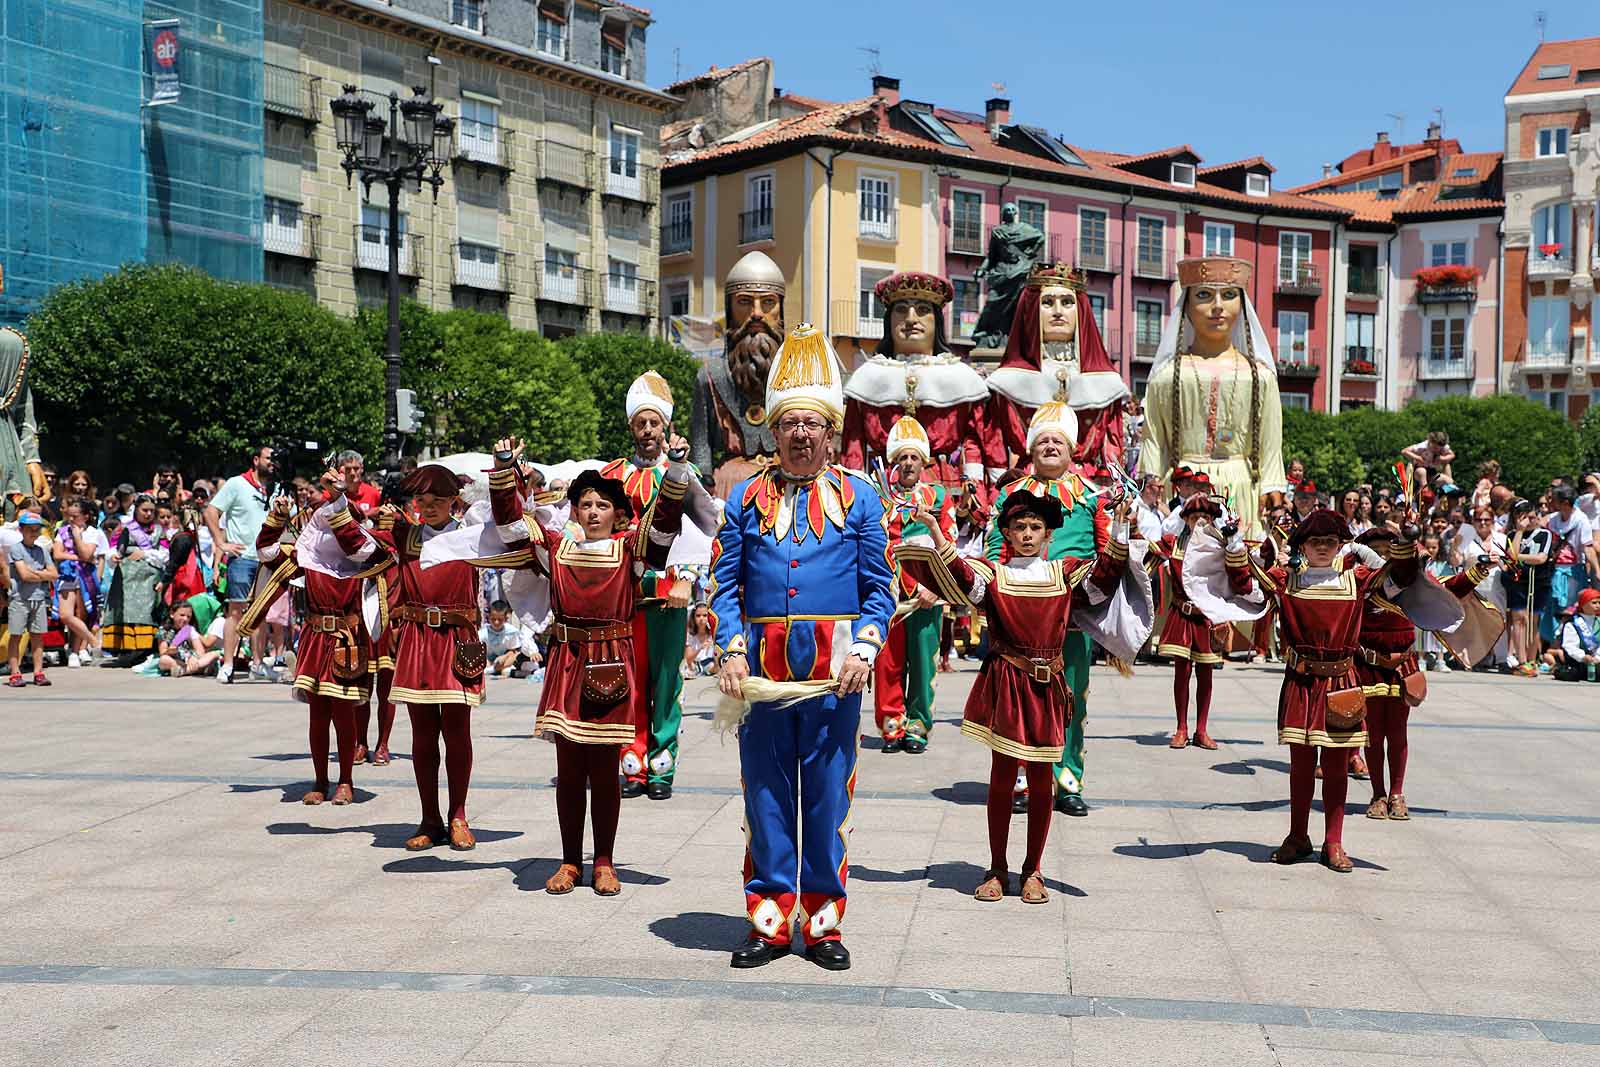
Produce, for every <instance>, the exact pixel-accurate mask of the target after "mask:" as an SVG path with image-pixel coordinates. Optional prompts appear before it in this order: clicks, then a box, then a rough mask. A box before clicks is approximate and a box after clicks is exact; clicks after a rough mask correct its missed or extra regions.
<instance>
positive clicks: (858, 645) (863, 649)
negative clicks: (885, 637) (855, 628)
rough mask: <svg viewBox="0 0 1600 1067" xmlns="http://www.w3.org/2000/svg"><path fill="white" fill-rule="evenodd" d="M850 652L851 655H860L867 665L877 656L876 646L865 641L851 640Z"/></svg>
mask: <svg viewBox="0 0 1600 1067" xmlns="http://www.w3.org/2000/svg"><path fill="white" fill-rule="evenodd" d="M850 654H851V655H852V656H860V657H861V658H862V659H864V660H866V661H867V666H869V667H870V666H871V665H872V661H873V660H875V659H877V658H878V646H877V645H869V644H868V643H867V642H865V641H853V642H851V644H850Z"/></svg>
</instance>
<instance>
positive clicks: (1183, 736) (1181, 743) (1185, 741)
mask: <svg viewBox="0 0 1600 1067" xmlns="http://www.w3.org/2000/svg"><path fill="white" fill-rule="evenodd" d="M1167 747H1168V748H1188V747H1189V734H1188V731H1186V730H1179V731H1178V732H1177V733H1175V734H1173V735H1172V740H1171V741H1168V742H1167Z"/></svg>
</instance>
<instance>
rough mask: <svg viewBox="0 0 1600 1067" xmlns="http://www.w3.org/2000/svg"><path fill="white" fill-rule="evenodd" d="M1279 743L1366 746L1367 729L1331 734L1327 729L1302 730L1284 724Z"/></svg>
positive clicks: (1332, 746) (1337, 746)
mask: <svg viewBox="0 0 1600 1067" xmlns="http://www.w3.org/2000/svg"><path fill="white" fill-rule="evenodd" d="M1278 744H1280V745H1311V746H1312V747H1313V748H1365V747H1367V731H1365V730H1357V731H1356V732H1355V733H1350V734H1346V733H1337V734H1330V733H1328V732H1327V731H1325V730H1302V729H1300V728H1299V727H1295V726H1283V727H1279V729H1278Z"/></svg>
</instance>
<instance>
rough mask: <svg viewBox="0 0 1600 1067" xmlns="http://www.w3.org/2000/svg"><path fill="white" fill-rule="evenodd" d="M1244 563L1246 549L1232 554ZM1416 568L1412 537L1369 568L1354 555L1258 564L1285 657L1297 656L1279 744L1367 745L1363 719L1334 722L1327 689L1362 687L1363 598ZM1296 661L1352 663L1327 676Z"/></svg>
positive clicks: (1284, 698) (1288, 676)
mask: <svg viewBox="0 0 1600 1067" xmlns="http://www.w3.org/2000/svg"><path fill="white" fill-rule="evenodd" d="M1243 562H1244V556H1243V553H1242V552H1240V553H1239V554H1238V555H1237V557H1236V556H1235V554H1234V553H1232V552H1230V553H1229V555H1228V566H1229V570H1230V573H1231V572H1232V571H1233V569H1234V568H1235V567H1236V566H1240V565H1242V564H1243ZM1417 573H1418V567H1417V550H1416V546H1415V545H1414V544H1412V543H1410V542H1404V543H1401V544H1397V545H1395V546H1394V548H1393V549H1392V550H1391V551H1390V553H1389V562H1388V564H1387V565H1386V566H1384V567H1369V566H1367V565H1366V564H1363V563H1360V562H1359V561H1358V560H1356V559H1355V558H1354V557H1352V556H1341V557H1339V558H1338V559H1335V560H1334V564H1333V566H1332V567H1320V568H1311V567H1299V568H1296V569H1295V570H1293V571H1290V570H1288V569H1287V568H1284V567H1274V568H1272V569H1271V570H1270V571H1262V570H1260V569H1259V568H1258V569H1257V571H1256V578H1257V580H1258V581H1260V582H1261V584H1262V586H1263V587H1264V588H1265V589H1266V591H1267V593H1268V595H1269V596H1270V597H1271V598H1272V600H1273V601H1274V602H1275V603H1276V604H1277V607H1278V611H1279V623H1278V625H1279V626H1280V627H1281V630H1282V634H1283V643H1284V645H1285V648H1286V653H1285V658H1286V659H1288V660H1291V663H1290V665H1289V668H1288V669H1286V670H1285V671H1284V673H1283V689H1282V691H1281V693H1280V694H1279V696H1278V741H1279V743H1280V744H1290V745H1314V746H1316V747H1318V748H1361V747H1363V746H1364V745H1366V743H1367V731H1366V724H1365V723H1362V724H1360V725H1358V726H1357V727H1356V728H1354V729H1352V730H1340V729H1335V728H1332V727H1330V726H1329V724H1328V720H1327V715H1328V693H1329V692H1330V691H1333V690H1343V689H1357V688H1361V686H1362V683H1361V678H1360V676H1359V675H1358V674H1357V672H1356V668H1355V662H1356V660H1357V658H1358V657H1357V655H1356V653H1357V650H1358V649H1359V647H1360V644H1359V635H1360V632H1361V620H1362V614H1363V610H1364V601H1366V600H1367V598H1368V597H1370V596H1372V595H1374V594H1379V593H1382V592H1383V591H1384V590H1385V588H1386V587H1392V588H1396V589H1398V588H1404V587H1405V586H1408V585H1410V584H1411V583H1412V582H1413V581H1414V580H1415V579H1416V577H1417ZM1391 583H1392V585H1391ZM1291 653H1292V656H1291V655H1290V654H1291ZM1296 658H1303V659H1306V660H1313V661H1324V662H1326V661H1337V660H1343V659H1346V658H1348V659H1350V660H1351V666H1350V669H1349V670H1347V671H1346V672H1345V673H1343V674H1341V675H1339V676H1338V677H1334V678H1324V677H1319V676H1315V675H1311V674H1307V673H1302V672H1301V671H1298V670H1295V669H1293V662H1292V660H1294V659H1296Z"/></svg>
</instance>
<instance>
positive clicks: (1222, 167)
mask: <svg viewBox="0 0 1600 1067" xmlns="http://www.w3.org/2000/svg"><path fill="white" fill-rule="evenodd" d="M1248 167H1265V168H1266V169H1267V170H1269V171H1271V172H1272V173H1274V174H1276V173H1278V168H1277V167H1274V166H1273V165H1272V164H1271V163H1268V162H1267V159H1266V157H1265V156H1251V157H1250V158H1249V159H1236V160H1234V161H1233V162H1232V163H1218V164H1217V165H1216V166H1214V167H1200V168H1198V169H1197V170H1196V173H1197V174H1221V173H1222V172H1223V171H1228V170H1244V169H1246V168H1248Z"/></svg>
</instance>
